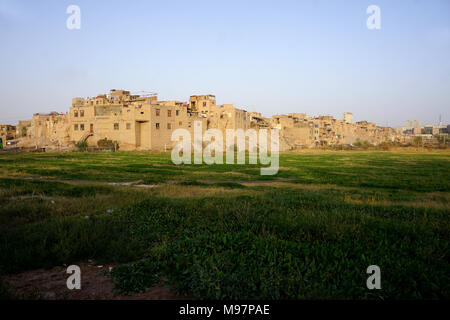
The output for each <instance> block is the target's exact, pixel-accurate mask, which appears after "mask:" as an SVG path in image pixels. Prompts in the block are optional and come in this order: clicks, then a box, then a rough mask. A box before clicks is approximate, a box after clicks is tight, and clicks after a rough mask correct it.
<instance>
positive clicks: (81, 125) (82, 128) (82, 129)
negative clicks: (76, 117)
mask: <svg viewBox="0 0 450 320" xmlns="http://www.w3.org/2000/svg"><path fill="white" fill-rule="evenodd" d="M80 130H81V131H84V123H82V124H80Z"/></svg>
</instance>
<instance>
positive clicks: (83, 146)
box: [76, 141, 88, 151]
mask: <svg viewBox="0 0 450 320" xmlns="http://www.w3.org/2000/svg"><path fill="white" fill-rule="evenodd" d="M76 147H77V149H78V151H86V150H87V148H88V144H87V142H86V141H80V142H78V143H77V144H76Z"/></svg>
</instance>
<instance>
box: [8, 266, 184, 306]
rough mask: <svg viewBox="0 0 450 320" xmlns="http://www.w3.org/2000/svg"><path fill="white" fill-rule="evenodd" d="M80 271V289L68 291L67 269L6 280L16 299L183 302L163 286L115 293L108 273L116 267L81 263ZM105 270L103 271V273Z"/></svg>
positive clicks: (24, 273)
mask: <svg viewBox="0 0 450 320" xmlns="http://www.w3.org/2000/svg"><path fill="white" fill-rule="evenodd" d="M78 266H79V267H80V270H81V289H79V290H77V289H73V290H69V289H68V288H67V285H66V281H67V278H68V277H69V276H70V274H68V273H66V268H65V267H54V268H52V269H50V270H45V269H38V270H33V271H27V272H23V273H20V274H15V275H9V276H6V277H5V278H4V280H5V282H6V284H7V285H8V288H9V290H10V292H11V294H12V295H13V297H16V298H19V299H20V298H24V299H43V300H182V299H187V298H188V297H185V296H179V295H176V294H174V293H173V292H171V291H170V288H169V287H166V286H163V285H161V284H159V285H157V286H155V287H152V288H150V289H149V290H148V291H146V292H144V293H132V294H131V295H126V294H116V293H115V292H114V284H113V282H112V279H111V276H110V275H108V274H105V271H109V270H110V269H109V268H112V267H113V265H101V266H99V265H95V264H91V263H80V264H78ZM102 271H103V272H102Z"/></svg>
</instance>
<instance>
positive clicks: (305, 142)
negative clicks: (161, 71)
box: [16, 90, 417, 151]
mask: <svg viewBox="0 0 450 320" xmlns="http://www.w3.org/2000/svg"><path fill="white" fill-rule="evenodd" d="M194 121H200V122H201V123H202V130H206V129H210V128H214V129H219V130H220V131H222V132H223V134H224V135H225V134H226V130H227V129H243V130H247V129H254V130H256V131H258V130H261V129H271V128H277V129H279V130H280V132H279V136H280V150H281V151H283V150H290V149H297V148H305V147H306V148H310V147H315V146H328V145H342V144H353V143H354V142H356V141H357V140H358V139H359V140H364V141H368V142H370V143H373V144H379V143H382V142H384V141H398V142H405V141H406V140H408V139H410V138H411V137H410V136H409V135H405V134H403V132H396V131H395V130H394V129H392V128H388V127H381V126H377V125H376V124H375V123H373V122H367V121H359V122H356V123H354V122H353V114H352V113H350V112H345V113H344V120H337V119H334V118H333V117H332V116H318V117H310V116H308V115H306V114H305V113H290V114H288V115H274V116H272V117H271V118H265V117H263V116H262V115H261V114H260V113H258V112H247V111H246V110H243V109H238V108H235V107H234V106H233V105H232V104H222V105H218V104H217V103H216V97H215V96H214V95H211V94H206V95H193V96H190V98H189V102H181V101H158V98H157V96H156V94H150V95H142V96H141V95H132V94H131V93H130V92H129V91H126V90H111V91H110V92H109V93H108V94H100V95H98V96H97V97H93V98H86V99H84V98H73V99H72V106H71V107H70V110H69V112H68V113H57V112H52V113H49V114H38V113H37V114H35V115H33V118H32V120H30V121H21V122H19V126H18V128H17V132H16V133H17V134H18V136H20V137H22V138H23V139H25V141H29V144H31V145H32V146H35V147H38V146H41V147H44V146H48V144H53V145H56V146H58V147H61V146H67V147H69V146H74V145H75V144H76V143H79V142H86V143H87V144H88V145H89V146H96V145H99V144H101V141H103V140H105V139H106V140H108V141H116V142H117V143H118V145H119V148H120V149H121V150H155V149H170V148H171V147H172V146H173V145H174V144H176V143H177V142H173V141H171V136H172V132H173V131H174V130H176V129H178V128H183V129H186V130H188V131H190V132H191V133H193V129H194V125H193V124H194ZM411 124H414V125H416V124H417V123H411ZM43 144H44V145H43ZM45 144H46V145H45ZM24 145H25V144H24Z"/></svg>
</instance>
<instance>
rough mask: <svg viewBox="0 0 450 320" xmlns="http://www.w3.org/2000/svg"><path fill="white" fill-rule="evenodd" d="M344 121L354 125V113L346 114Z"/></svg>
mask: <svg viewBox="0 0 450 320" xmlns="http://www.w3.org/2000/svg"><path fill="white" fill-rule="evenodd" d="M344 121H345V123H353V113H351V112H344Z"/></svg>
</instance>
